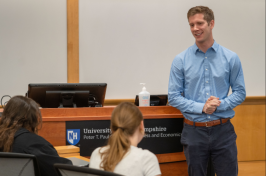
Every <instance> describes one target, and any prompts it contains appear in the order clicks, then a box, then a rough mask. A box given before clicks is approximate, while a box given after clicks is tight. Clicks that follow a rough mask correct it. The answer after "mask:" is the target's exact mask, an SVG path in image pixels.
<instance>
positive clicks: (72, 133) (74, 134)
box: [67, 129, 80, 145]
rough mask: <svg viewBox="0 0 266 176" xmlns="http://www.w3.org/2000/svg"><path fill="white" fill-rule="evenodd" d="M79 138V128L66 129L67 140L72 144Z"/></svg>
mask: <svg viewBox="0 0 266 176" xmlns="http://www.w3.org/2000/svg"><path fill="white" fill-rule="evenodd" d="M79 139H80V129H69V130H67V141H68V143H70V144H72V145H76V144H77V143H78V142H79Z"/></svg>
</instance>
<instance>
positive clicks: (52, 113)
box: [39, 106, 188, 176]
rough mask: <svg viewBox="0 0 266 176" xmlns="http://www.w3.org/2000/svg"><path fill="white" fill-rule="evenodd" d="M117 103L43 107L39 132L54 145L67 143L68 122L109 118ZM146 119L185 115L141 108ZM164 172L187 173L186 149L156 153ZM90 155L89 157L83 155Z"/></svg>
mask: <svg viewBox="0 0 266 176" xmlns="http://www.w3.org/2000/svg"><path fill="white" fill-rule="evenodd" d="M114 108H115V107H114V106H109V107H108V106H107V107H95V108H43V109H40V110H41V114H42V121H43V123H42V128H41V130H40V131H39V135H40V136H42V137H43V138H45V139H46V140H47V141H49V142H50V143H51V144H52V145H53V146H64V145H66V122H67V121H91V120H92V121H93V120H110V119H111V114H112V111H113V109H114ZM139 109H140V111H141V112H142V114H143V118H144V119H164V118H166V119H169V118H184V117H183V115H182V114H181V112H180V111H179V110H177V109H176V108H174V107H171V106H150V107H139ZM156 156H157V158H158V161H159V163H160V168H161V172H162V175H167V176H171V175H173V176H175V175H179V176H185V175H188V173H187V164H186V161H185V160H186V158H185V155H184V153H183V152H177V153H165V154H157V155H156ZM84 157H88V158H89V156H84Z"/></svg>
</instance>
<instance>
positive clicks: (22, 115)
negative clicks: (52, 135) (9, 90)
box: [0, 96, 72, 176]
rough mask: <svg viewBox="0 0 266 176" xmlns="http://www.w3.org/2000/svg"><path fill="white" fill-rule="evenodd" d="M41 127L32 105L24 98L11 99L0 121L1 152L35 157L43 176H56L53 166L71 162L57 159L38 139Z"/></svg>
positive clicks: (50, 146)
mask: <svg viewBox="0 0 266 176" xmlns="http://www.w3.org/2000/svg"><path fill="white" fill-rule="evenodd" d="M41 124H42V115H41V112H40V110H39V106H38V105H37V103H36V102H35V101H33V100H32V99H29V98H26V97H23V96H15V97H13V98H11V99H10V100H9V101H8V103H7V105H6V106H5V108H4V111H3V114H2V117H1V119H0V151H1V152H15V153H26V154H32V155H35V156H36V158H37V161H38V164H39V168H40V172H41V175H42V176H57V173H56V171H55V169H54V168H53V164H54V163H64V164H71V165H72V162H71V161H70V160H68V159H66V158H61V157H59V156H58V154H57V151H56V150H55V149H54V147H53V146H52V145H51V144H50V143H49V142H48V141H46V140H45V139H44V138H42V137H41V136H38V135H37V133H38V128H39V127H40V126H41Z"/></svg>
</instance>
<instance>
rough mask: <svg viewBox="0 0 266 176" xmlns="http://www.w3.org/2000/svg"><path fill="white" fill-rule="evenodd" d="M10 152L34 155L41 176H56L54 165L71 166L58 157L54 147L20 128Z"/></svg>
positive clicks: (64, 159)
mask: <svg viewBox="0 0 266 176" xmlns="http://www.w3.org/2000/svg"><path fill="white" fill-rule="evenodd" d="M12 152H15V153H26V154H32V155H35V156H36V158H37V161H38V164H39V169H40V172H41V175H42V176H57V173H56V171H55V169H54V167H53V165H54V163H63V164H71V165H72V162H71V161H70V160H68V159H66V158H61V157H59V156H58V154H57V151H56V150H55V149H54V147H53V146H52V145H51V144H50V143H49V142H48V141H46V140H45V139H44V138H42V137H41V136H38V135H37V134H35V133H31V132H30V131H28V130H26V129H25V128H21V129H20V130H18V131H17V132H16V133H15V139H14V143H13V146H12Z"/></svg>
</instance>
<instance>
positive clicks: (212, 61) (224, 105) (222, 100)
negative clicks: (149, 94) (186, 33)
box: [168, 6, 246, 176]
mask: <svg viewBox="0 0 266 176" xmlns="http://www.w3.org/2000/svg"><path fill="white" fill-rule="evenodd" d="M187 17H188V22H189V26H190V30H191V32H192V35H193V36H194V38H195V40H196V42H195V44H194V45H193V46H191V47H189V48H188V49H187V50H185V51H183V52H182V53H180V54H178V55H177V56H176V57H175V59H174V61H173V63H172V66H171V71H170V79H169V88H168V96H169V103H170V105H171V106H173V107H176V108H177V109H179V110H180V111H181V112H182V113H183V115H184V117H185V120H184V122H185V123H184V129H183V132H182V138H181V143H182V144H183V145H184V152H185V155H186V159H187V163H188V171H189V175H190V176H192V175H193V176H201V175H202V176H204V175H206V172H207V162H208V158H209V156H211V158H212V161H213V165H214V168H215V172H216V173H217V176H231V175H232V176H235V175H237V172H238V165H237V148H236V134H235V131H234V127H233V125H232V124H231V122H230V119H231V118H233V117H234V115H235V112H234V110H233V108H235V107H236V106H237V105H239V104H241V103H242V102H243V101H244V100H245V97H246V91H245V83H244V76H243V70H242V66H241V62H240V60H239V57H238V56H237V54H236V53H234V52H232V51H230V50H229V49H226V48H224V47H223V46H221V45H219V44H218V43H216V42H215V41H214V39H213V35H212V29H213V27H214V15H213V12H212V10H211V9H209V8H208V7H204V6H197V7H193V8H191V9H190V10H189V11H188V14H187ZM230 87H231V89H232V94H231V95H228V92H229V88H230Z"/></svg>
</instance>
